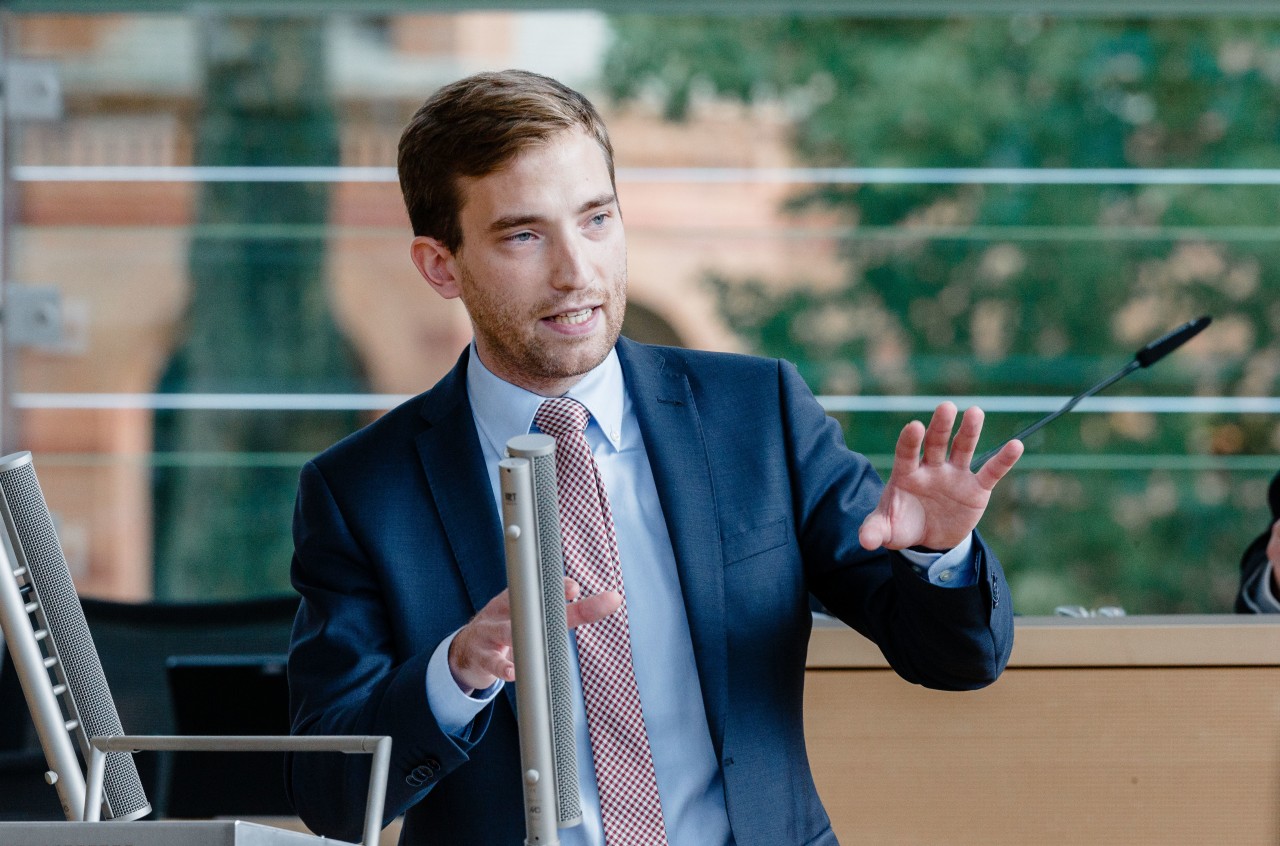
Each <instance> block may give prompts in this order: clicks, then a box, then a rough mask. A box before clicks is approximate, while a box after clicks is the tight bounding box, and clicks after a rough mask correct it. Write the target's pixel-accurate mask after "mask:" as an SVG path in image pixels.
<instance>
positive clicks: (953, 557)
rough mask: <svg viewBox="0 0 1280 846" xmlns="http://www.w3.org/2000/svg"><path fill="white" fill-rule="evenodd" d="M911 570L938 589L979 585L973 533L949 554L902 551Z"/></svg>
mask: <svg viewBox="0 0 1280 846" xmlns="http://www.w3.org/2000/svg"><path fill="white" fill-rule="evenodd" d="M901 552H902V556H903V557H904V558H906V559H907V561H908V562H909V563H910V564H911V569H913V570H915V571H916V573H917V574H918V575H919V576H920V578H922V579H926V580H927V581H928V582H929V583H930V584H933V585H937V586H938V587H947V588H958V587H969V586H970V585H975V584H977V583H978V563H977V561H975V560H974V557H973V532H970V533H969V534H968V536H967V537H965V539H964V540H962V541H960V543H958V544H956V546H955V547H953V548H952V549H950V550H948V551H947V552H917V551H916V550H914V549H904V550H901Z"/></svg>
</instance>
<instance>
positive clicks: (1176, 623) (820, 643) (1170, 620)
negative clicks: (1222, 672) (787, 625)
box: [808, 614, 1280, 670]
mask: <svg viewBox="0 0 1280 846" xmlns="http://www.w3.org/2000/svg"><path fill="white" fill-rule="evenodd" d="M1014 626H1015V628H1014V640H1013V655H1012V656H1011V657H1010V659H1009V666H1010V667H1180V666H1196V667H1239V666H1277V665H1280V615H1275V616H1267V615H1250V614H1240V615H1236V614H1212V615H1192V614H1187V615H1173V616H1134V617H1089V618H1078V617H1018V618H1016V619H1015V622H1014ZM808 667H809V669H811V670H831V669H864V670H873V669H887V668H888V664H886V663H885V660H884V658H883V656H881V654H880V650H879V649H877V648H876V647H875V646H874V645H873V644H872V643H871V642H870V641H869V640H867V639H866V638H864V637H862V635H860V634H858V633H857V632H855V631H854V630H853V629H850V628H849V627H848V626H846V625H844V623H841V622H840V621H839V620H835V619H833V618H830V617H823V616H818V617H816V618H815V620H814V627H813V637H812V639H811V640H810V642H809V662H808Z"/></svg>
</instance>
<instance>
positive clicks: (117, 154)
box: [0, 3, 1280, 614]
mask: <svg viewBox="0 0 1280 846" xmlns="http://www.w3.org/2000/svg"><path fill="white" fill-rule="evenodd" d="M278 5H280V6H282V7H283V6H285V4H278ZM290 8H291V11H289V13H288V14H284V13H281V12H279V11H277V12H275V13H273V14H251V13H248V12H244V11H240V12H235V11H234V10H231V11H228V12H226V13H221V12H219V10H218V4H216V3H214V4H204V5H201V6H198V7H197V6H192V7H191V9H192V10H191V11H189V12H187V11H173V12H167V13H126V12H119V13H113V14H98V13H81V12H66V13H60V14H51V13H43V12H36V11H32V12H21V11H10V12H8V13H0V24H2V25H3V39H4V42H3V44H4V52H5V56H6V57H7V58H8V59H9V60H10V61H15V60H17V61H20V62H21V63H23V64H24V65H32V66H35V67H37V68H52V69H53V71H54V72H55V73H56V77H57V80H58V83H59V85H60V88H61V110H60V114H58V115H56V116H45V117H44V118H30V117H28V118H22V117H11V118H10V119H9V121H8V126H7V134H6V140H7V143H6V147H5V149H6V157H7V161H6V169H7V176H8V179H7V182H6V200H7V202H6V205H7V207H8V217H7V221H8V224H7V233H6V235H7V240H6V251H5V255H6V259H7V261H6V264H7V277H6V278H7V283H6V303H7V307H6V331H7V335H8V344H7V346H6V349H5V350H4V354H5V357H6V361H5V364H6V371H7V375H8V378H7V380H6V382H5V383H4V388H5V391H6V399H7V402H8V406H9V408H10V409H11V415H10V417H9V418H8V425H7V426H6V428H5V431H4V432H3V433H2V434H3V438H4V440H5V446H6V449H7V450H9V451H12V450H14V449H29V450H31V451H32V452H33V453H34V455H35V461H36V467H37V470H38V472H39V474H40V477H41V481H42V484H43V486H44V488H45V494H46V497H47V498H48V500H49V503H50V505H51V507H52V508H53V510H54V511H55V512H56V515H57V518H58V526H59V530H60V535H61V538H62V541H63V545H64V547H65V549H66V552H67V555H68V558H69V561H70V564H71V566H72V568H73V571H74V574H75V576H76V579H77V581H78V584H79V586H80V589H81V590H82V591H83V592H85V593H86V594H89V595H97V596H106V597H112V598H121V599H131V600H140V599H147V598H158V599H166V600H199V599H206V598H210V599H211V598H225V597H233V596H252V595H263V594H272V593H280V592H284V591H287V590H288V589H289V588H288V565H289V556H290V550H291V546H292V543H291V539H290V533H289V527H290V520H291V516H292V503H293V494H294V487H295V484H296V479H297V473H298V470H299V468H300V466H301V464H302V463H303V462H304V461H305V460H306V459H307V458H308V457H309V456H311V455H312V454H314V453H315V452H317V451H319V450H321V449H323V448H324V447H325V446H326V445H328V444H329V443H332V442H333V441H335V440H337V439H338V438H340V437H342V436H343V435H344V434H346V433H348V432H350V431H352V430H353V429H355V428H356V427H358V426H360V425H362V424H363V423H365V422H367V421H369V420H371V419H373V418H374V417H375V416H376V415H377V414H378V413H380V412H381V411H382V410H385V409H386V408H389V407H390V406H391V405H393V404H395V403H397V402H399V401H401V400H402V399H404V398H407V397H408V396H411V395H413V394H416V393H418V392H420V391H422V390H425V389H426V388H428V387H429V386H430V385H431V384H432V383H433V382H434V381H435V380H436V379H437V378H438V377H439V376H440V375H442V374H443V373H444V372H445V371H446V370H448V368H449V367H451V366H452V364H453V362H454V360H455V358H456V356H457V354H458V352H459V351H460V350H461V349H462V347H463V346H464V345H465V344H466V342H467V340H468V338H469V335H470V332H469V326H468V324H467V321H466V316H465V314H464V313H463V312H462V310H461V308H460V307H459V306H458V304H457V303H455V302H445V301H443V300H441V299H440V298H439V297H437V296H435V295H434V294H433V293H432V292H431V291H430V290H429V289H428V288H427V286H426V285H425V284H424V283H423V282H422V281H421V280H420V279H419V278H418V276H417V273H416V272H415V271H414V269H413V268H412V266H411V265H410V263H409V260H408V242H409V238H410V237H411V235H410V232H409V229H408V224H407V221H406V218H405V215H404V212H403V210H402V205H401V201H400V198H399V190H398V186H397V184H396V180H395V173H394V164H395V148H396V142H397V140H398V136H399V133H400V130H401V128H402V127H403V125H404V123H405V122H406V120H407V119H408V117H409V115H410V114H411V113H412V112H413V110H414V109H415V108H416V107H417V106H418V105H419V104H420V103H421V101H422V100H423V99H424V98H425V97H426V96H427V95H428V94H429V93H430V92H431V91H432V90H433V89H434V88H435V87H437V86H438V85H440V84H442V83H444V82H447V81H450V80H452V79H455V78H457V77H459V76H462V75H464V74H467V73H470V72H473V71H477V70H482V69H496V68H503V67H525V68H529V69H532V70H537V71H541V72H544V73H548V74H550V75H553V76H556V77H558V78H560V79H562V80H564V81H565V82H567V83H569V84H571V85H573V86H575V87H578V88H579V89H581V90H583V91H584V92H586V93H587V94H588V95H589V96H591V97H592V98H593V99H594V100H595V101H596V102H597V104H598V105H600V106H601V108H602V111H604V112H605V115H606V119H607V120H608V122H609V124H610V127H611V130H612V133H613V138H614V143H615V146H616V148H617V163H618V166H619V173H618V189H619V195H620V199H621V203H622V206H623V210H624V213H625V215H626V225H627V230H628V239H629V253H630V280H631V307H630V310H629V312H628V316H627V325H626V328H625V331H626V332H627V333H628V334H629V335H630V336H632V337H634V338H637V339H639V340H648V341H654V342H658V343H669V344H680V345H687V346H691V347H700V348H707V349H718V350H733V351H744V352H754V353H760V354H765V355H773V356H782V357H786V358H788V359H790V360H792V361H794V362H795V363H796V364H797V365H798V366H799V367H800V369H801V372H802V373H803V374H804V376H805V377H806V379H807V380H808V381H809V383H810V385H811V386H812V387H813V389H814V390H815V392H817V393H818V394H819V395H820V396H821V398H822V400H823V402H824V403H825V404H826V405H827V407H828V409H829V410H830V411H831V413H833V414H834V415H836V416H837V418H838V419H839V420H840V422H841V423H842V425H843V426H844V429H845V432H846V437H847V439H848V442H849V444H850V445H851V446H852V447H853V448H855V449H858V450H859V451H861V452H864V453H866V454H868V455H869V456H871V457H872V459H873V461H874V462H875V463H876V465H877V466H878V467H879V468H880V469H881V470H882V471H887V469H888V465H889V462H890V456H891V452H892V447H893V441H894V438H895V437H896V433H897V431H898V430H899V429H900V428H901V426H902V425H903V424H904V423H905V422H906V421H907V420H909V419H911V418H912V417H920V416H922V415H927V414H928V413H929V411H930V410H931V409H932V407H933V405H934V404H935V403H936V402H937V401H938V400H939V399H941V398H953V399H956V400H957V401H959V402H960V403H961V404H962V405H965V404H968V403H972V402H977V403H979V404H981V405H983V406H984V408H986V409H987V411H988V417H987V429H986V434H985V438H984V440H985V441H986V444H987V445H989V446H990V445H994V444H995V443H997V442H998V441H999V440H1000V439H1002V438H1004V437H1007V436H1009V435H1011V434H1012V433H1014V432H1016V431H1017V430H1019V429H1021V428H1022V427H1023V426H1025V425H1026V424H1028V423H1030V422H1031V421H1032V420H1034V419H1035V418H1036V417H1038V416H1040V415H1041V414H1044V413H1046V412H1047V411H1048V410H1050V409H1051V408H1054V407H1056V406H1057V405H1059V404H1060V403H1061V402H1062V401H1063V400H1065V398H1066V397H1067V396H1069V395H1071V394H1073V393H1075V392H1077V391H1079V390H1082V389H1083V388H1084V387H1087V386H1088V385H1090V384H1092V383H1093V382H1095V381H1097V380H1099V379H1101V378H1102V377H1104V376H1106V375H1108V374H1109V373H1111V372H1112V371H1114V370H1116V369H1117V368H1119V367H1120V366H1122V365H1123V364H1125V363H1126V362H1127V361H1128V360H1129V359H1130V358H1131V356H1132V354H1133V352H1134V351H1135V350H1136V349H1137V348H1139V347H1140V346H1142V345H1143V344H1144V343H1146V342H1147V341H1149V340H1152V339H1153V338H1155V337H1156V336H1158V335H1160V334H1162V333H1163V332H1165V331H1166V330H1168V329H1170V328H1172V327H1173V326H1175V325H1177V324H1180V323H1182V322H1183V321H1185V320H1188V319H1190V318H1192V317H1195V316H1198V315H1200V314H1211V315H1213V317H1214V323H1213V325H1212V326H1211V327H1210V329H1209V330H1208V331H1206V332H1205V333H1204V334H1203V335H1202V336H1200V337H1199V338H1197V339H1196V340H1195V341H1193V342H1192V343H1190V344H1188V345H1187V346H1186V347H1185V348H1184V349H1182V350H1180V351H1179V352H1177V353H1176V354H1175V355H1173V356H1172V357H1170V358H1168V359H1166V360H1165V361H1163V362H1161V363H1160V364H1159V365H1157V366H1156V367H1155V368H1153V369H1151V370H1143V371H1139V372H1138V373H1137V374H1135V375H1133V376H1131V377H1130V378H1129V379H1127V380H1126V381H1125V382H1122V383H1121V384H1119V385H1117V386H1116V387H1115V388H1114V389H1112V390H1110V391H1108V392H1107V393H1106V394H1105V395H1104V396H1103V397H1101V398H1099V399H1098V400H1095V401H1090V402H1088V403H1086V404H1083V405H1081V406H1080V407H1079V408H1078V409H1077V412H1075V413H1073V414H1071V415H1068V416H1066V417H1064V418H1062V419H1060V420H1058V421H1057V422H1055V423H1054V424H1052V425H1051V426H1050V427H1048V428H1047V429H1045V430H1044V431H1043V432H1042V433H1040V434H1037V435H1036V436H1034V437H1033V438H1032V439H1030V440H1029V441H1028V444H1027V446H1028V453H1027V456H1026V457H1025V458H1024V459H1023V461H1022V463H1021V464H1020V466H1019V468H1018V469H1017V471H1015V476H1014V477H1012V478H1011V479H1010V480H1008V481H1007V482H1006V483H1005V484H1004V485H1003V486H1002V487H1001V488H1000V489H999V490H998V492H997V495H996V498H995V500H994V502H993V505H992V507H991V509H990V511H989V512H988V515H987V517H986V519H985V520H984V523H983V531H984V533H985V534H986V535H987V536H988V537H989V538H990V539H991V540H992V542H993V544H994V546H995V547H996V549H997V551H998V552H999V554H1000V555H1001V559H1002V561H1003V562H1004V564H1005V566H1006V569H1007V571H1008V573H1009V578H1010V582H1011V585H1012V588H1013V591H1014V601H1015V607H1017V609H1018V610H1019V611H1020V612H1021V613H1024V614H1046V613H1052V611H1053V609H1054V607H1055V606H1058V605H1080V606H1084V607H1086V608H1094V607H1098V606H1103V605H1118V606H1121V607H1123V608H1125V609H1126V610H1127V611H1128V612H1129V613H1171V612H1172V613H1176V612H1225V611H1228V610H1229V609H1230V604H1231V600H1232V598H1233V596H1234V593H1235V587H1236V579H1237V562H1238V560H1239V556H1240V553H1241V552H1242V551H1243V549H1244V547H1245V545H1246V544H1247V543H1248V541H1249V540H1250V539H1251V538H1252V537H1254V536H1255V535H1257V534H1258V533H1259V532H1261V531H1262V530H1263V528H1264V527H1265V526H1266V525H1267V523H1268V520H1269V513H1268V511H1267V507H1266V486H1267V482H1268V481H1269V479H1270V477H1271V476H1272V474H1273V473H1274V472H1275V471H1276V470H1280V425H1278V424H1277V420H1278V419H1280V418H1277V417H1276V412H1277V410H1278V409H1280V403H1278V402H1277V401H1276V400H1275V399H1273V395H1274V394H1275V387H1276V383H1277V379H1278V378H1280V345H1278V342H1277V329H1278V328H1280V303H1278V302H1277V299H1276V297H1275V293H1276V291H1277V289H1278V288H1280V280H1277V271H1278V270H1280V246H1278V242H1277V231H1278V230H1277V228H1276V225H1275V220H1276V218H1277V213H1280V144H1278V143H1277V141H1278V140H1280V139H1278V137H1277V136H1278V135H1280V97H1277V93H1278V92H1280V21H1277V20H1272V19H1270V18H1268V17H1265V16H1264V17H1258V16H1256V15H1255V16H1251V17H1241V18H1239V19H1234V18H1215V17H1211V16H1201V17H1195V18H1178V17H1135V18H1132V19H1129V18H1097V19H1095V18H1086V17H1069V18H1056V17H1054V16H1052V15H1018V16H1012V17H1010V16H1004V17H994V16H989V15H985V16H984V15H973V16H965V15H959V16H949V17H932V18H929V17H922V18H901V17H893V18H887V17H883V16H876V15H874V14H870V13H865V12H857V11H856V9H853V10H852V11H850V12H849V13H848V14H845V15H840V14H835V13H831V12H829V11H827V12H824V13H822V14H816V13H797V14H744V15H739V16H734V15H730V14H717V15H714V16H710V17H675V16H670V15H665V14H653V15H646V14H644V13H643V8H644V7H643V5H641V6H639V7H637V8H638V10H639V12H638V13H631V14H627V15H612V14H607V13H605V12H599V11H521V12H515V11H503V10H490V11H483V12H437V13H423V12H412V11H403V10H400V11H394V12H384V13H376V14H375V13H367V14H356V13H351V12H349V11H348V12H346V13H332V12H325V11H323V7H320V8H319V9H318V10H316V9H310V8H309V7H308V5H307V4H306V3H296V4H292V6H291V7H290ZM851 8H852V7H851ZM775 11H776V10H775ZM24 303H26V304H30V303H35V304H36V309H35V311H36V312H37V317H38V316H39V314H46V315H47V313H48V312H47V311H46V312H40V308H46V309H48V308H53V306H50V305H49V303H54V304H55V305H56V308H55V309H54V310H55V311H56V313H57V314H58V315H59V317H58V319H57V320H55V321H53V322H54V323H55V324H56V325H55V326H54V329H55V330H56V331H53V332H49V331H45V332H43V333H41V332H32V331H28V330H29V329H31V327H30V326H29V325H28V324H26V323H22V322H21V321H23V320H30V317H29V315H30V312H31V309H27V310H25V311H23V312H22V314H24V315H27V316H26V317H20V315H19V314H18V312H19V309H18V308H16V306H21V305H23V304H24ZM37 322H38V321H37ZM45 328H46V329H48V327H45ZM742 425H744V426H749V425H751V421H750V420H746V419H744V420H743V422H742Z"/></svg>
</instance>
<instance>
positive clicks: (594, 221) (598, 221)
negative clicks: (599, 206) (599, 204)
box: [591, 212, 609, 226]
mask: <svg viewBox="0 0 1280 846" xmlns="http://www.w3.org/2000/svg"><path fill="white" fill-rule="evenodd" d="M608 219H609V215H607V214H606V213H604V212H600V214H598V215H595V216H594V217H592V218H591V225H592V226H604V222H605V221H606V220H608Z"/></svg>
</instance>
